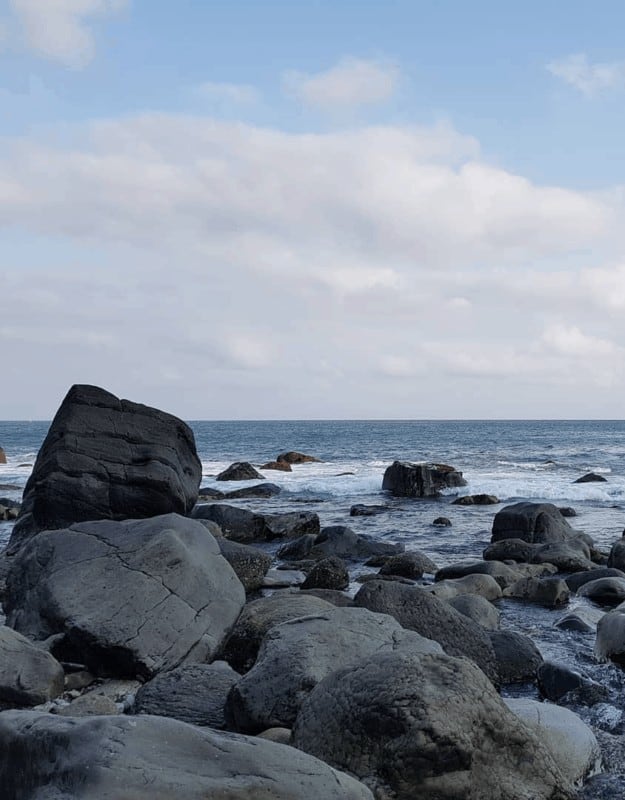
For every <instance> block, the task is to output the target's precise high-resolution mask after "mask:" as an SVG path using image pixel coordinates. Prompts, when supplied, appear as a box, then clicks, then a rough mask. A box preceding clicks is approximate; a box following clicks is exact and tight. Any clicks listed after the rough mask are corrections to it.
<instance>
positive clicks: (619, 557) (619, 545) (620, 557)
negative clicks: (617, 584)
mask: <svg viewBox="0 0 625 800" xmlns="http://www.w3.org/2000/svg"><path fill="white" fill-rule="evenodd" d="M608 567H616V568H617V569H620V570H622V571H625V538H622V539H619V540H618V541H617V542H615V543H614V544H613V545H612V547H611V549H610V555H609V556H608Z"/></svg>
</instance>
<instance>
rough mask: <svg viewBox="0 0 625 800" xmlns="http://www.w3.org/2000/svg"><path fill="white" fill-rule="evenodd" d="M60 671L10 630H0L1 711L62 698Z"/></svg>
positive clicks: (49, 656)
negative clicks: (60, 696)
mask: <svg viewBox="0 0 625 800" xmlns="http://www.w3.org/2000/svg"><path fill="white" fill-rule="evenodd" d="M64 680H65V674H64V672H63V667H62V666H61V665H60V664H59V662H58V661H57V660H56V659H55V658H53V657H52V656H51V655H50V653H48V652H46V651H45V650H43V649H42V648H40V647H37V646H36V645H34V644H33V643H32V642H30V641H29V640H28V639H27V638H26V637H25V636H22V635H21V634H19V633H17V632H16V631H14V630H12V629H11V628H7V627H5V626H2V627H0V709H3V708H27V707H29V706H37V705H39V704H40V703H45V702H46V701H48V700H52V699H53V698H55V697H58V696H59V695H60V694H62V692H63V689H64Z"/></svg>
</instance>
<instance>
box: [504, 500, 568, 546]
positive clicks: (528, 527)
mask: <svg viewBox="0 0 625 800" xmlns="http://www.w3.org/2000/svg"><path fill="white" fill-rule="evenodd" d="M574 535H575V531H574V530H573V528H571V526H570V525H569V523H568V522H567V520H566V519H565V517H563V516H562V514H561V513H560V511H559V509H558V508H556V506H554V505H552V504H551V503H530V502H522V503H514V504H513V505H511V506H506V507H505V508H502V509H501V511H498V512H497V514H495V519H494V520H493V534H492V537H491V542H498V541H500V540H501V539H522V540H523V541H526V542H530V543H531V544H549V543H551V542H564V541H566V540H567V539H569V538H571V537H572V536H574Z"/></svg>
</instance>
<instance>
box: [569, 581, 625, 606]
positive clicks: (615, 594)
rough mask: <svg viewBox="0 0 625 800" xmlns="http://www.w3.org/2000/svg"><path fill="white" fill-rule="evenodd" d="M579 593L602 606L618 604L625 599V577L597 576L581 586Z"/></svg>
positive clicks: (580, 595)
mask: <svg viewBox="0 0 625 800" xmlns="http://www.w3.org/2000/svg"><path fill="white" fill-rule="evenodd" d="M577 594H578V596H579V597H587V598H588V599H589V600H592V601H593V602H594V603H597V604H598V605H601V606H617V605H619V604H620V603H622V602H624V601H625V578H597V579H596V580H594V581H588V582H587V583H584V584H583V585H582V586H580V587H579V589H578V590H577Z"/></svg>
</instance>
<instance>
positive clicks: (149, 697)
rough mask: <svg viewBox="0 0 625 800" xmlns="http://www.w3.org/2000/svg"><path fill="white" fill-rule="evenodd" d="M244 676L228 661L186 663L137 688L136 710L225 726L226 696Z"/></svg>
mask: <svg viewBox="0 0 625 800" xmlns="http://www.w3.org/2000/svg"><path fill="white" fill-rule="evenodd" d="M240 678H241V676H240V675H239V674H238V673H237V672H235V671H234V670H233V669H232V667H230V665H229V664H227V663H226V662H225V661H215V662H214V663H212V664H183V665H182V666H181V667H176V668H175V669H172V670H169V671H168V672H161V673H160V675H157V676H156V677H155V678H152V680H151V681H148V682H147V683H146V684H144V685H143V686H142V687H141V688H140V689H139V691H138V692H137V696H136V699H135V703H134V707H133V712H134V713H135V714H154V715H156V716H158V717H172V718H173V719H179V720H180V721H181V722H188V723H189V724H191V725H201V726H206V727H209V728H216V729H218V730H224V729H226V728H227V723H226V718H225V716H224V709H225V706H226V699H227V697H228V693H229V692H230V690H231V689H232V687H233V686H234V684H235V683H236V682H237V681H238V680H239V679H240Z"/></svg>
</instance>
